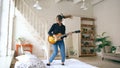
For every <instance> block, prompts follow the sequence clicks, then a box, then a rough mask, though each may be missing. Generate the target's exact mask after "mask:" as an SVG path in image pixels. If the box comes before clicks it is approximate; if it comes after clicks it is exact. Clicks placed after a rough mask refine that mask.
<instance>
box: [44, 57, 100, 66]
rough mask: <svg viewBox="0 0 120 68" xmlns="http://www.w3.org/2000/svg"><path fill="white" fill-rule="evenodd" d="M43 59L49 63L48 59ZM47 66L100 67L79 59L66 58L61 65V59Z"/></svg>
mask: <svg viewBox="0 0 120 68" xmlns="http://www.w3.org/2000/svg"><path fill="white" fill-rule="evenodd" d="M42 61H43V62H44V63H45V64H46V63H47V60H42ZM46 68H98V67H96V66H93V65H90V64H87V63H85V62H82V61H79V60H77V59H66V61H65V65H61V60H54V61H53V62H52V63H51V66H46Z"/></svg>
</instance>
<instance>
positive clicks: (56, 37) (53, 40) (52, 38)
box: [48, 30, 80, 44]
mask: <svg viewBox="0 0 120 68" xmlns="http://www.w3.org/2000/svg"><path fill="white" fill-rule="evenodd" d="M72 33H80V30H76V31H73V32H69V33H66V34H63V35H62V34H61V33H58V34H56V35H53V36H48V42H49V43H50V44H55V43H56V42H57V41H59V40H61V38H64V37H65V36H67V35H69V34H72Z"/></svg>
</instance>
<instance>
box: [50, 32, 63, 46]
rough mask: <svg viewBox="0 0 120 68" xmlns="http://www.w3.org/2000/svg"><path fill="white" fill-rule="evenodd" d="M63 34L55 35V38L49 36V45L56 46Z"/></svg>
mask: <svg viewBox="0 0 120 68" xmlns="http://www.w3.org/2000/svg"><path fill="white" fill-rule="evenodd" d="M61 35H62V34H61V33H58V34H56V35H54V36H48V41H49V43H50V44H55V43H56V42H57V41H58V40H60V38H59V37H60V36H61Z"/></svg>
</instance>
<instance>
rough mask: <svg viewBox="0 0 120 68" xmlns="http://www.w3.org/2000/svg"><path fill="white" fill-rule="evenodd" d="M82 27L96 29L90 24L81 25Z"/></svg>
mask: <svg viewBox="0 0 120 68" xmlns="http://www.w3.org/2000/svg"><path fill="white" fill-rule="evenodd" d="M81 26H82V27H94V25H90V24H81Z"/></svg>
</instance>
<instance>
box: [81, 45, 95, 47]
mask: <svg viewBox="0 0 120 68" xmlns="http://www.w3.org/2000/svg"><path fill="white" fill-rule="evenodd" d="M81 47H96V46H93V45H87V46H83V45H82V46H81Z"/></svg>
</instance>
